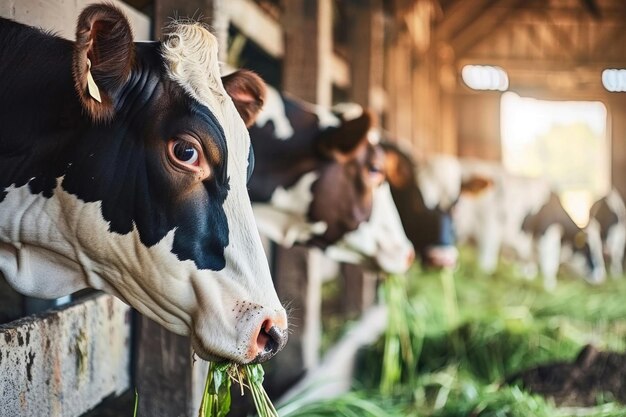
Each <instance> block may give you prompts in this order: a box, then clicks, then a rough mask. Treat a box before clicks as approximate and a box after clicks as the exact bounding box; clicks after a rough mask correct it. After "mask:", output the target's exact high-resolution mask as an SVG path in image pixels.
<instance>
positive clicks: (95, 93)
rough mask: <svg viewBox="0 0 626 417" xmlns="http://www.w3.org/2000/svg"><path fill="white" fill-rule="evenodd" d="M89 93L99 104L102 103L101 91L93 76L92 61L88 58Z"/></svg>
mask: <svg viewBox="0 0 626 417" xmlns="http://www.w3.org/2000/svg"><path fill="white" fill-rule="evenodd" d="M87 92H88V93H89V95H90V96H91V97H92V98H93V99H94V100H96V101H97V102H98V103H102V98H101V97H100V89H99V88H98V85H97V84H96V81H95V80H94V79H93V75H91V60H90V59H89V58H87Z"/></svg>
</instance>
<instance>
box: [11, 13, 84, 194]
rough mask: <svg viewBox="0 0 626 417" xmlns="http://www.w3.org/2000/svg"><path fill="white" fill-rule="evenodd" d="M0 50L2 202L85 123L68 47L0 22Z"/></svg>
mask: <svg viewBox="0 0 626 417" xmlns="http://www.w3.org/2000/svg"><path fill="white" fill-rule="evenodd" d="M0 45H2V47H0V80H1V81H0V82H1V84H0V96H1V97H2V103H1V104H0V201H2V199H3V198H4V195H5V194H6V193H5V192H3V190H4V188H6V187H7V186H9V185H11V184H14V185H15V186H16V187H17V186H22V185H24V184H25V183H26V182H28V181H29V180H30V179H31V178H33V176H34V175H33V170H37V171H43V170H44V169H46V168H45V167H46V166H49V165H50V162H48V163H45V161H44V160H45V159H50V157H51V156H52V157H54V156H57V155H59V154H60V153H61V152H62V150H63V149H64V147H65V146H66V144H67V143H68V142H69V140H71V138H69V137H68V133H69V132H75V131H81V130H82V129H84V128H85V125H84V123H83V120H84V119H85V118H84V117H83V116H82V108H81V106H80V103H79V100H78V97H77V95H76V93H75V91H74V81H73V79H72V46H73V44H72V42H70V41H67V40H65V39H61V38H59V37H55V36H51V35H48V34H45V33H43V32H42V31H40V30H37V29H34V28H30V27H27V26H24V25H21V24H18V23H15V22H12V21H9V20H5V19H1V20H0ZM16 67H17V68H20V70H19V71H15V68H16ZM34 186H35V187H36V185H34ZM51 192H52V190H51V189H49V191H48V194H50V193H51Z"/></svg>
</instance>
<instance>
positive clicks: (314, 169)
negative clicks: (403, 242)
mask: <svg viewBox="0 0 626 417" xmlns="http://www.w3.org/2000/svg"><path fill="white" fill-rule="evenodd" d="M266 103H267V105H266V106H265V108H264V110H263V112H262V113H261V115H260V116H259V119H258V120H257V122H256V126H253V127H252V128H251V129H250V135H251V138H252V143H253V145H254V149H255V156H256V170H255V174H254V175H253V176H252V179H251V181H250V187H249V188H250V196H251V198H252V201H253V202H254V212H255V216H256V218H257V224H258V225H259V229H260V230H261V233H262V234H264V235H266V236H267V237H269V238H270V239H272V240H274V241H275V242H277V243H279V244H281V245H284V246H291V245H293V244H295V243H304V244H308V245H314V246H318V247H321V248H325V247H327V246H328V245H331V244H333V243H335V242H337V241H338V240H339V239H340V238H341V237H342V236H343V235H344V234H345V233H347V232H349V231H352V230H355V229H356V228H357V227H358V226H359V224H361V223H362V222H363V221H365V220H367V219H368V218H369V216H370V212H371V210H372V198H373V192H374V189H375V188H376V187H377V186H378V185H379V184H380V183H381V181H382V178H383V175H382V173H381V172H379V167H378V166H377V164H378V158H379V154H378V151H377V150H376V148H375V147H374V146H373V145H371V144H370V143H369V141H368V138H367V135H368V131H369V129H370V126H371V124H372V118H371V116H370V115H369V114H368V113H366V112H363V111H361V112H360V113H359V114H358V115H356V116H355V117H354V118H351V119H349V120H348V119H344V118H341V117H338V116H337V115H335V114H333V113H332V112H330V111H329V110H328V109H324V108H322V107H320V106H314V105H311V104H309V103H305V102H303V101H301V100H297V99H295V98H291V97H287V96H285V95H282V94H280V93H279V92H278V91H276V90H274V89H269V91H268V97H267V102H266Z"/></svg>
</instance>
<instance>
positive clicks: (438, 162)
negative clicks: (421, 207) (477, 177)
mask: <svg viewBox="0 0 626 417" xmlns="http://www.w3.org/2000/svg"><path fill="white" fill-rule="evenodd" d="M416 169H417V172H416V174H417V182H418V185H419V189H420V191H421V192H422V197H423V198H424V203H425V204H426V207H428V208H430V209H434V208H436V207H440V208H441V209H443V210H448V209H449V208H450V207H451V206H452V205H453V204H454V202H455V201H456V200H457V199H458V198H459V194H460V192H461V165H460V164H459V160H458V159H457V158H455V157H453V156H451V155H443V154H441V155H432V156H430V157H429V158H427V159H426V160H424V161H421V162H420V163H419V164H418V166H417V167H416Z"/></svg>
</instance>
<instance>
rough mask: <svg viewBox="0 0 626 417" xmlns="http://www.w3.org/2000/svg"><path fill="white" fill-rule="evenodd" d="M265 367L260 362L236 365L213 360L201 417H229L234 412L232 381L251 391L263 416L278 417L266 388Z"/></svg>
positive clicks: (203, 397) (259, 412) (258, 410)
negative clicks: (264, 382)
mask: <svg viewBox="0 0 626 417" xmlns="http://www.w3.org/2000/svg"><path fill="white" fill-rule="evenodd" d="M264 375H265V374H264V371H263V367H262V366H261V365H259V364H254V365H236V364H232V363H214V362H210V363H209V371H208V373H207V378H206V384H205V386H204V395H203V396H202V403H201V405H200V415H199V417H225V416H226V415H227V414H228V412H229V411H230V403H231V398H230V388H231V383H232V381H235V382H236V383H238V384H239V386H240V387H241V395H243V394H244V387H245V388H247V389H248V390H250V393H251V394H252V400H253V401H254V406H255V407H256V410H257V413H258V415H259V417H278V413H277V412H276V409H275V408H274V405H272V402H271V401H270V399H269V397H268V396H267V393H266V392H265V389H264V388H263V377H264Z"/></svg>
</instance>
